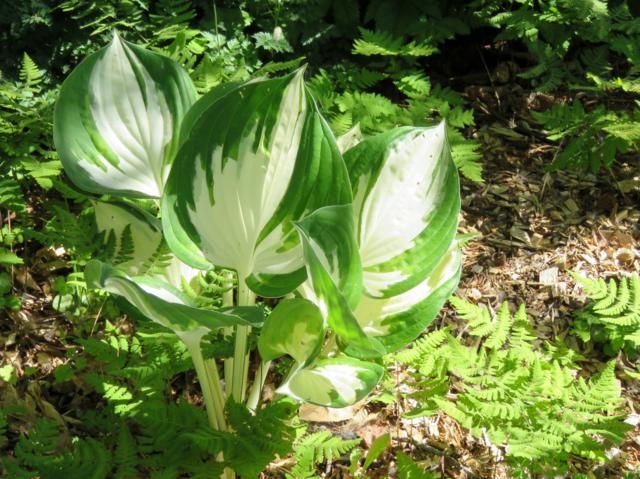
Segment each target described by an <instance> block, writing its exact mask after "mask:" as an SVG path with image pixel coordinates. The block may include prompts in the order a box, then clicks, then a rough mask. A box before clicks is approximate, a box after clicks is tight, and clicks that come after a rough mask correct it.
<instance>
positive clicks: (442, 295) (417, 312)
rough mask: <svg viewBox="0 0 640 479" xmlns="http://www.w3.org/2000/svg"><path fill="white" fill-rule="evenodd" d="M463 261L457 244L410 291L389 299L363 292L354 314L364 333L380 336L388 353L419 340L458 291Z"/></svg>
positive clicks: (378, 337) (377, 337) (379, 338)
mask: <svg viewBox="0 0 640 479" xmlns="http://www.w3.org/2000/svg"><path fill="white" fill-rule="evenodd" d="M461 260H462V255H461V253H460V250H459V248H458V246H457V245H454V246H453V248H452V249H451V250H450V251H449V252H448V253H447V254H446V255H445V256H444V258H442V261H441V262H440V264H439V265H438V266H437V267H436V269H435V270H434V271H432V272H431V274H430V275H429V277H428V278H427V279H426V280H424V281H423V282H422V283H420V284H418V285H417V286H414V287H413V288H411V289H410V290H408V291H405V292H404V293H401V294H399V295H397V296H392V297H390V298H372V297H370V296H367V295H362V298H361V299H360V303H359V304H358V307H357V308H356V311H355V315H356V317H357V318H358V321H359V322H360V325H361V326H362V329H363V330H364V332H365V333H366V334H367V335H368V336H371V337H375V338H376V339H378V340H379V341H380V342H381V343H382V344H383V345H384V347H385V349H386V351H387V353H391V352H394V351H396V350H398V349H400V348H402V347H404V346H406V345H407V344H409V343H410V342H411V341H413V340H414V339H416V338H417V337H418V336H419V335H420V333H422V332H423V331H424V329H425V328H426V327H427V326H428V325H429V323H431V321H433V320H434V318H435V317H436V316H437V315H438V313H439V312H440V310H441V309H442V306H443V305H444V303H445V302H446V301H447V299H448V298H449V297H450V296H451V295H452V294H453V292H454V291H455V289H456V287H457V285H458V281H459V279H460V267H461Z"/></svg>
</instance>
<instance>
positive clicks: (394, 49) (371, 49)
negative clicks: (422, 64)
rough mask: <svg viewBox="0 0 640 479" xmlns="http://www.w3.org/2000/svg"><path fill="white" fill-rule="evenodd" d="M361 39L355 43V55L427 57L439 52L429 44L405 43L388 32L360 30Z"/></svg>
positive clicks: (353, 51)
mask: <svg viewBox="0 0 640 479" xmlns="http://www.w3.org/2000/svg"><path fill="white" fill-rule="evenodd" d="M359 30H360V35H361V38H359V39H357V40H356V41H355V42H354V43H353V50H352V53H353V54H354V55H365V56H371V55H383V56H412V57H426V56H430V55H433V54H434V53H437V52H438V49H437V47H435V46H433V45H431V44H429V43H428V42H420V43H418V42H415V41H411V42H409V43H406V44H405V42H404V40H403V39H402V38H401V37H396V36H394V35H392V34H391V33H388V32H374V31H371V30H367V29H366V28H360V29H359Z"/></svg>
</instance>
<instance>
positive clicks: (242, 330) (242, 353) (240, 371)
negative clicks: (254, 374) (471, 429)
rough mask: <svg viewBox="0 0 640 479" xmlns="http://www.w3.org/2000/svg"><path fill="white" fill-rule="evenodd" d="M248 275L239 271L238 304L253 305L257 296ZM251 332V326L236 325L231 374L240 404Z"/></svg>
mask: <svg viewBox="0 0 640 479" xmlns="http://www.w3.org/2000/svg"><path fill="white" fill-rule="evenodd" d="M245 277H246V275H243V274H241V272H238V306H252V305H254V304H255V301H256V296H255V294H253V292H252V291H251V290H250V289H249V287H248V286H247V284H246V283H245V281H244V278H245ZM250 332H251V327H250V326H241V325H238V326H236V343H235V348H234V353H233V373H232V376H231V397H232V398H233V400H234V401H236V402H237V403H238V404H241V403H243V402H244V397H245V392H246V388H247V373H248V372H249V354H248V352H247V340H248V338H249V333H250Z"/></svg>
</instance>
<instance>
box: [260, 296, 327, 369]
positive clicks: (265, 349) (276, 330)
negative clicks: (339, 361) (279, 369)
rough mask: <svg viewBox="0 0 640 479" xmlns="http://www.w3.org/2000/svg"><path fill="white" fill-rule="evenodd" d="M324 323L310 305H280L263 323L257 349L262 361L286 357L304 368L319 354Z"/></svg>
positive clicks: (302, 301)
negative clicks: (304, 365)
mask: <svg viewBox="0 0 640 479" xmlns="http://www.w3.org/2000/svg"><path fill="white" fill-rule="evenodd" d="M323 339H324V320H323V319H322V314H321V313H320V310H319V309H318V307H317V306H316V305H315V304H313V303H312V302H311V301H308V300H306V299H302V298H294V299H288V300H285V301H282V302H281V303H279V304H278V306H276V308H275V309H274V310H273V311H272V312H271V314H270V315H269V317H268V318H267V320H266V321H265V322H264V325H263V327H262V331H261V332H260V337H259V339H258V349H259V350H260V356H262V359H263V360H264V361H270V360H272V359H276V358H278V357H280V356H282V355H283V354H288V355H289V356H291V357H292V358H293V359H295V360H296V362H298V363H300V364H306V363H307V361H308V360H309V359H312V358H313V357H314V356H316V355H317V354H318V353H319V352H320V348H321V346H322V340H323Z"/></svg>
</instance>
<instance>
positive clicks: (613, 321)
mask: <svg viewBox="0 0 640 479" xmlns="http://www.w3.org/2000/svg"><path fill="white" fill-rule="evenodd" d="M573 277H574V278H575V279H576V281H577V282H578V283H579V284H581V285H582V286H583V288H584V291H585V293H586V295H587V296H588V297H589V298H590V299H591V303H590V304H589V305H588V306H587V307H586V308H585V309H583V310H581V311H579V312H578V313H577V315H576V322H575V324H574V331H575V332H576V333H577V334H578V336H580V338H582V340H584V341H591V340H592V341H595V342H602V343H605V345H606V351H607V352H608V353H609V354H616V353H617V351H618V350H620V349H624V350H625V351H627V352H629V353H632V354H634V355H637V354H638V353H639V352H640V341H639V340H640V277H639V276H638V274H637V273H634V274H633V275H631V276H630V277H629V278H625V277H623V278H620V279H619V280H618V281H615V280H614V279H610V280H609V281H608V282H605V281H604V280H603V279H597V280H592V279H588V278H585V277H582V276H580V275H578V274H576V273H574V274H573Z"/></svg>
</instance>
